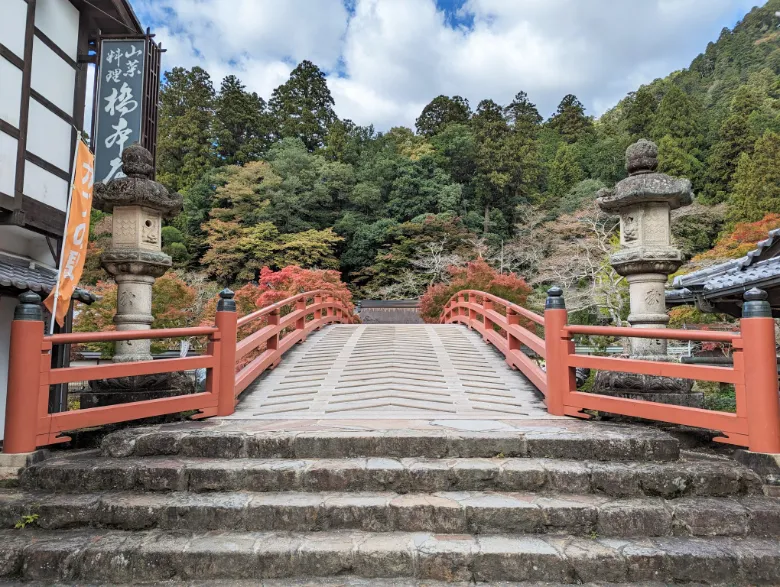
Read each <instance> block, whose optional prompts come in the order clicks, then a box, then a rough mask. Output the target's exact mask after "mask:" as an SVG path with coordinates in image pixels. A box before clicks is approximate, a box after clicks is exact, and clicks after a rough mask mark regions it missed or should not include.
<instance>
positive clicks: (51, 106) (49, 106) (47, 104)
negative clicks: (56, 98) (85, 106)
mask: <svg viewBox="0 0 780 587" xmlns="http://www.w3.org/2000/svg"><path fill="white" fill-rule="evenodd" d="M30 96H31V97H32V98H35V101H36V102H38V103H39V104H40V105H41V106H43V107H44V108H46V110H48V111H49V112H52V113H53V114H56V115H57V116H58V117H60V118H62V120H64V121H65V122H67V123H68V124H69V125H71V126H73V124H74V123H75V121H74V120H73V117H72V116H71V115H70V114H68V113H67V112H65V111H64V110H63V109H62V108H60V107H59V106H57V105H56V104H55V103H54V102H52V101H51V100H48V99H47V98H46V97H44V96H43V95H42V94H41V93H40V92H37V91H35V90H34V89H32V88H30Z"/></svg>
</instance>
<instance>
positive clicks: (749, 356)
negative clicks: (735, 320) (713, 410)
mask: <svg viewBox="0 0 780 587" xmlns="http://www.w3.org/2000/svg"><path fill="white" fill-rule="evenodd" d="M744 297H745V303H744V304H743V305H742V320H741V322H740V331H741V335H742V343H743V345H744V355H743V356H744V362H745V400H746V402H745V403H746V404H747V406H746V408H747V409H746V412H747V420H748V441H749V443H750V446H749V448H750V450H751V451H752V452H762V453H775V454H777V453H780V397H778V382H777V351H776V345H775V321H774V319H773V318H772V308H771V306H770V305H769V302H768V301H767V298H768V295H767V293H766V292H765V291H763V290H760V289H757V288H753V289H751V290H750V291H748V292H746V293H745V296H744Z"/></svg>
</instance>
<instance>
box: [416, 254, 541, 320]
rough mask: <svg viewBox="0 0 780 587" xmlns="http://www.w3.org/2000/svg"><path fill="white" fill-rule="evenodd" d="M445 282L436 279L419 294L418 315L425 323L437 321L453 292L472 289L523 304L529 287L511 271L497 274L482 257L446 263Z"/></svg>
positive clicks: (529, 290)
mask: <svg viewBox="0 0 780 587" xmlns="http://www.w3.org/2000/svg"><path fill="white" fill-rule="evenodd" d="M449 272H450V276H451V278H450V281H449V283H437V284H435V285H432V286H430V287H429V288H428V290H427V291H426V292H425V294H423V296H422V298H420V316H422V318H423V320H425V321H426V322H428V323H429V324H435V323H437V322H438V321H439V318H440V316H441V312H442V310H443V309H444V305H445V304H446V303H447V302H448V301H449V299H450V298H451V297H452V296H453V295H454V294H456V293H457V292H459V291H461V290H464V289H474V290H478V291H484V292H487V293H491V294H493V295H495V296H498V297H500V298H503V299H505V300H507V301H509V302H514V303H515V304H517V305H519V306H525V304H526V301H527V299H528V295H529V294H530V293H531V291H532V290H531V287H530V286H529V285H528V284H527V283H526V281H525V279H523V278H522V277H518V275H517V274H515V273H509V274H501V273H499V272H498V271H496V270H495V269H493V268H492V267H491V266H490V265H488V264H487V263H486V262H485V261H483V260H482V259H478V260H477V261H473V262H471V263H468V264H467V265H466V266H465V267H450V269H449Z"/></svg>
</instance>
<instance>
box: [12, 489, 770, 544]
mask: <svg viewBox="0 0 780 587" xmlns="http://www.w3.org/2000/svg"><path fill="white" fill-rule="evenodd" d="M714 512H717V515H713V513H714ZM33 514H35V515H37V518H36V519H35V522H34V523H33V525H34V526H35V527H38V528H42V529H46V530H59V529H68V528H77V527H103V528H114V529H119V530H147V529H161V530H189V531H204V530H222V531H251V532H267V531H292V532H322V531H334V530H362V531H366V532H432V533H448V534H466V533H468V534H569V535H576V536H599V537H630V536H634V537H642V536H645V537H648V536H764V537H771V536H780V500H776V499H773V498H768V497H763V496H748V497H742V498H701V497H689V498H680V499H674V500H668V501H667V500H663V499H660V498H633V499H632V498H629V499H614V498H610V497H606V496H597V495H571V494H560V495H558V494H548V493H542V494H539V493H536V494H535V493H499V492H438V493H433V494H429V493H423V494H417V493H410V494H398V493H389V492H383V493H380V492H375V493H363V492H357V493H355V492H353V493H307V492H289V491H288V492H281V493H271V492H267V493H251V492H239V493H209V494H203V493H188V492H182V493H179V492H173V493H133V492H130V493H128V492H106V493H97V494H88V493H87V494H85V493H80V494H41V493H23V492H4V493H0V528H8V529H10V528H13V527H14V525H15V524H16V522H17V521H19V520H21V519H23V517H24V516H29V515H33Z"/></svg>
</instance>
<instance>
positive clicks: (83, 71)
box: [68, 11, 94, 176]
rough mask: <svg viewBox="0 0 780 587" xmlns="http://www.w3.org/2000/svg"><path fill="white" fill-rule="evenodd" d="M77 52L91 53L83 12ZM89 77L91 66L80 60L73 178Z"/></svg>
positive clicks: (77, 70) (74, 96) (72, 151)
mask: <svg viewBox="0 0 780 587" xmlns="http://www.w3.org/2000/svg"><path fill="white" fill-rule="evenodd" d="M76 52H77V53H78V54H79V56H81V55H82V54H85V53H88V52H89V19H88V18H87V14H86V12H83V11H82V12H81V13H80V15H79V38H78V44H77V45H76ZM88 75H89V65H88V64H87V63H86V62H83V61H81V59H79V64H78V68H77V69H76V87H75V91H74V92H73V124H72V126H73V132H72V133H71V137H72V140H71V150H70V169H69V170H68V171H69V172H70V174H71V176H72V175H73V159H74V155H75V152H76V140H77V138H78V136H77V135H78V133H80V132H81V131H82V129H83V128H84V107H85V104H86V101H87V77H88ZM93 108H94V105H93Z"/></svg>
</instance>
